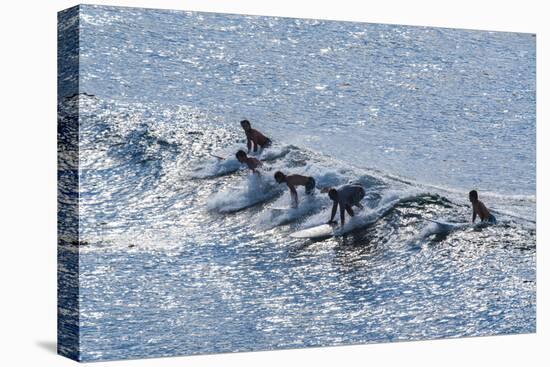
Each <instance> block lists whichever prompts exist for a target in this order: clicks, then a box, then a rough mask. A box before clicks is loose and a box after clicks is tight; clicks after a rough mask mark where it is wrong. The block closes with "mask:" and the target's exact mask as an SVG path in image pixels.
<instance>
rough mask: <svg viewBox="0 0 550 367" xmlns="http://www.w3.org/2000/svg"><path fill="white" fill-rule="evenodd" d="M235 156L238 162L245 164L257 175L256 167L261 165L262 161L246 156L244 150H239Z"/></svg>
mask: <svg viewBox="0 0 550 367" xmlns="http://www.w3.org/2000/svg"><path fill="white" fill-rule="evenodd" d="M235 156H236V157H237V160H238V161H239V162H241V163H244V164H246V165H247V167H248V168H250V170H251V171H252V172H253V173H257V174H258V175H259V174H260V172H259V171H258V170H257V169H258V167H260V166H261V165H262V162H260V161H259V160H257V159H256V158H252V157H249V156H247V155H246V153H245V151H244V150H239V151H238V152H237V154H235Z"/></svg>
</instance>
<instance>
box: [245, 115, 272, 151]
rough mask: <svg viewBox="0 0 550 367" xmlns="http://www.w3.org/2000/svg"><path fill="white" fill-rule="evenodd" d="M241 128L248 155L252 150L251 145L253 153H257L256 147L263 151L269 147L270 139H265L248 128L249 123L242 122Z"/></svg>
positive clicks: (262, 135) (256, 131)
mask: <svg viewBox="0 0 550 367" xmlns="http://www.w3.org/2000/svg"><path fill="white" fill-rule="evenodd" d="M241 126H242V128H243V130H244V133H245V134H246V147H247V148H248V153H250V149H251V148H252V145H253V144H254V152H257V151H258V146H260V148H261V149H265V148H268V147H270V146H271V139H269V138H268V137H266V136H265V135H264V134H262V133H261V132H259V131H258V130H256V129H253V128H252V127H251V126H250V121H248V120H242V121H241Z"/></svg>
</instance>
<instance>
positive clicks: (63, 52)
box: [57, 6, 80, 360]
mask: <svg viewBox="0 0 550 367" xmlns="http://www.w3.org/2000/svg"><path fill="white" fill-rule="evenodd" d="M57 31H58V34H57V46H58V51H57V72H58V73H57V74H58V77H57V78H58V79H57V93H58V94H57V99H58V100H57V112H58V115H57V235H58V237H57V352H58V354H60V355H63V356H65V357H68V358H71V359H74V360H80V327H79V280H78V279H79V210H78V200H79V195H78V188H79V174H78V172H79V169H78V163H79V158H78V155H79V149H78V145H79V109H78V102H79V94H78V91H79V7H78V6H77V7H73V8H70V9H66V10H64V11H61V12H59V13H58V23H57Z"/></svg>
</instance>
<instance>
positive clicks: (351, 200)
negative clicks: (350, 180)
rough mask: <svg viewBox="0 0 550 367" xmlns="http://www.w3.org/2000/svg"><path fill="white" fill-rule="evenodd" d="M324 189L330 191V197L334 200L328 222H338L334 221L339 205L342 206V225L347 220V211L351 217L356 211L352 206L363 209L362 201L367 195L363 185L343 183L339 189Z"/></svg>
mask: <svg viewBox="0 0 550 367" xmlns="http://www.w3.org/2000/svg"><path fill="white" fill-rule="evenodd" d="M323 191H324V192H327V191H328V197H329V198H330V200H332V201H333V202H334V203H333V204H332V213H331V215H330V220H329V221H328V222H327V223H328V224H336V222H335V221H334V216H335V215H336V209H338V206H340V225H341V226H342V227H343V226H344V224H345V222H346V213H345V212H346V211H347V212H348V214H349V215H350V216H351V217H353V216H354V215H355V213H354V212H353V209H352V208H351V207H352V206H356V207H358V208H359V209H363V205H361V203H360V201H361V199H363V198H364V197H365V189H364V188H363V186H361V185H358V184H348V185H342V186H340V187H338V188H337V189H335V188H330V189H324V190H323Z"/></svg>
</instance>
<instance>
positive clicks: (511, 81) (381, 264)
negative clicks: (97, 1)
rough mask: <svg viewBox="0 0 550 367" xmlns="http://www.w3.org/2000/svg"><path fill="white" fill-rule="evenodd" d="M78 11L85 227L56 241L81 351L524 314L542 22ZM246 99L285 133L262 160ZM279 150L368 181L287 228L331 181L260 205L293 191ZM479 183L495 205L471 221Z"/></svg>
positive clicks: (378, 335)
mask: <svg viewBox="0 0 550 367" xmlns="http://www.w3.org/2000/svg"><path fill="white" fill-rule="evenodd" d="M79 20H80V26H81V34H80V42H81V43H80V50H81V60H80V63H81V64H80V73H81V74H80V91H81V93H87V95H84V94H81V95H80V96H76V97H72V98H63V99H62V101H61V103H60V118H61V119H67V118H68V117H67V116H69V115H70V111H71V110H74V109H75V108H76V107H78V109H79V113H80V131H79V138H80V142H79V148H80V170H79V175H80V192H79V194H80V198H79V213H80V216H81V223H80V237H81V241H80V243H79V246H78V248H77V247H76V246H75V245H74V244H66V245H65V246H61V247H60V251H61V252H60V258H61V259H66V260H67V268H68V269H69V270H70V269H71V266H72V267H73V270H74V268H76V266H77V264H76V263H74V257H73V256H71V254H74V253H75V251H78V252H79V254H80V260H79V262H78V267H79V271H80V277H79V286H80V294H79V301H80V307H81V315H80V319H79V321H78V322H79V326H80V331H81V353H82V354H81V358H82V359H84V360H99V359H122V358H135V357H146V356H165V355H178V354H195V353H213V352H229V351H247V350H264V349H273V348H293V347H304V346H325V345H340V344H353V343H367V342H388V341H397V340H418V339H434V338H445V337H464V336H478V335H494V334H510V333H529V332H534V331H535V316H536V315H535V296H536V294H535V288H536V279H535V256H536V241H535V235H536V231H535V222H534V220H535V196H534V195H535V38H534V37H533V36H532V35H530V34H516V33H498V32H479V31H466V30H451V29H436V28H421V27H404V26H390V25H375V24H360V23H346V22H329V21H315V20H298V19H288V18H266V17H245V16H237V15H221V14H204V13H186V12H172V11H161V10H143V9H133V8H111V7H93V6H82V7H81V13H80V19H79ZM74 21H75V19H74V18H69V17H66V18H63V17H62V18H61V22H62V23H63V22H65V23H70V22H74ZM60 59H61V60H62V59H63V55H60ZM63 93H64V90H63V87H61V88H60V94H61V96H63V97H69V96H66V95H64V94H63ZM242 118H248V119H249V120H251V121H252V123H253V125H255V127H257V128H258V129H260V130H261V131H263V132H265V133H266V134H267V135H268V136H270V137H271V138H272V139H273V141H274V142H275V143H274V146H273V147H272V148H270V149H268V150H265V151H264V152H263V153H262V154H261V155H260V157H259V158H261V159H262V160H263V161H264V166H263V168H262V171H263V174H262V176H261V177H257V176H252V175H250V174H249V173H248V172H246V171H245V170H243V169H242V168H241V167H240V166H239V164H238V162H236V160H235V159H234V153H235V151H236V150H238V149H240V148H242V147H244V139H243V133H242V131H241V130H240V127H239V125H238V122H239V121H240V120H241V119H242ZM67 134H69V133H68V132H66V131H61V132H60V138H61V139H63V138H64V135H67ZM213 155H215V156H221V157H223V158H225V159H223V160H221V159H218V158H216V157H214V156H213ZM63 167H64V165H63V164H61V165H60V174H61V175H62V174H63ZM276 170H283V171H285V172H287V171H288V172H296V173H303V174H306V175H310V176H313V177H315V179H316V181H317V186H318V188H321V187H328V186H335V185H338V184H342V183H346V182H350V181H354V182H360V183H361V184H362V185H363V186H364V187H365V188H366V192H367V195H366V197H365V199H364V201H363V204H364V205H365V207H366V209H365V210H364V211H362V212H361V213H359V214H358V215H357V216H356V217H355V218H353V219H352V220H350V221H349V222H348V223H347V224H346V227H345V235H343V236H336V237H330V238H328V239H320V240H315V241H311V240H304V239H294V238H291V237H289V234H290V233H292V232H293V231H295V230H298V229H302V228H306V227H309V226H312V225H315V224H319V223H322V222H323V221H326V220H328V217H329V214H330V202H329V199H328V197H327V196H326V195H323V194H320V193H317V194H316V195H315V196H314V197H312V198H304V197H303V195H302V193H303V191H302V190H301V189H299V195H300V197H301V202H300V206H299V209H297V210H291V211H287V212H280V211H275V210H272V209H270V207H271V206H282V205H286V204H287V203H288V202H289V201H290V196H289V193H288V192H287V191H286V190H284V187H282V186H279V185H277V184H276V183H275V182H274V181H273V179H272V176H273V172H275V171H276ZM472 188H476V189H478V190H479V192H480V197H481V199H482V200H483V201H484V202H485V204H486V205H487V206H488V207H489V208H490V209H491V211H493V212H494V213H495V215H496V216H497V218H498V224H497V225H492V226H485V225H477V226H472V225H469V224H467V222H468V221H469V219H471V211H470V210H471V209H470V207H469V203H468V201H467V192H468V191H469V190H470V189H472ZM72 194H74V193H72ZM67 195H69V196H70V195H71V193H67ZM429 219H439V220H445V221H447V222H451V224H450V225H449V226H448V227H442V226H440V225H437V224H435V223H433V222H431V221H429ZM65 225H66V226H67V227H68V224H63V223H61V226H62V228H61V230H62V232H63V230H67V231H68V228H67V229H65V228H64V227H63V226H65ZM71 259H72V262H71ZM67 277H68V276H66V277H64V276H61V281H62V282H64V281H66V282H68V281H69V280H70V279H68V278H67Z"/></svg>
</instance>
